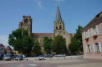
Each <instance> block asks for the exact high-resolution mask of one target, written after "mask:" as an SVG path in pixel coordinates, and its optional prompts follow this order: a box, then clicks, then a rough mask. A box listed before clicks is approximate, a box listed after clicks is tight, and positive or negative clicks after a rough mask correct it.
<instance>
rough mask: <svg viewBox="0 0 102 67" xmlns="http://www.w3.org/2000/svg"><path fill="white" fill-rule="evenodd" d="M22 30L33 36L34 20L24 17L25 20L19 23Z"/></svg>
mask: <svg viewBox="0 0 102 67" xmlns="http://www.w3.org/2000/svg"><path fill="white" fill-rule="evenodd" d="M19 28H20V29H21V30H27V31H28V33H29V34H32V18H31V16H23V20H22V21H21V22H20V23H19Z"/></svg>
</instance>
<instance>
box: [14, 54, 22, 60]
mask: <svg viewBox="0 0 102 67" xmlns="http://www.w3.org/2000/svg"><path fill="white" fill-rule="evenodd" d="M15 60H23V55H22V54H19V55H17V56H16V57H15Z"/></svg>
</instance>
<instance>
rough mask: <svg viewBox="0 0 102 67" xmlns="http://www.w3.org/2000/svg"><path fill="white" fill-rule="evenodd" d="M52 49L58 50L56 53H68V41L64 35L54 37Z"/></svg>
mask: <svg viewBox="0 0 102 67" xmlns="http://www.w3.org/2000/svg"><path fill="white" fill-rule="evenodd" d="M52 50H53V52H56V54H61V53H66V51H67V49H66V41H65V39H64V38H63V37H62V36H60V35H58V36H56V37H54V40H53V44H52Z"/></svg>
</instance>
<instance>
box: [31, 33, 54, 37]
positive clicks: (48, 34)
mask: <svg viewBox="0 0 102 67" xmlns="http://www.w3.org/2000/svg"><path fill="white" fill-rule="evenodd" d="M32 36H33V37H53V36H54V34H53V33H32Z"/></svg>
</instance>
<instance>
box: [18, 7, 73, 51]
mask: <svg viewBox="0 0 102 67" xmlns="http://www.w3.org/2000/svg"><path fill="white" fill-rule="evenodd" d="M19 28H20V29H21V30H28V32H29V34H31V35H32V37H33V38H34V39H35V40H38V41H39V43H40V46H41V49H42V52H43V49H44V48H43V40H44V37H50V38H53V37H55V36H57V35H61V36H63V37H64V38H65V39H66V47H67V48H68V45H69V44H70V41H71V37H73V36H74V34H71V33H67V32H66V30H65V25H64V21H63V20H62V17H61V13H60V9H59V7H57V14H56V20H55V22H54V33H32V18H31V16H23V20H22V22H20V23H19Z"/></svg>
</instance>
